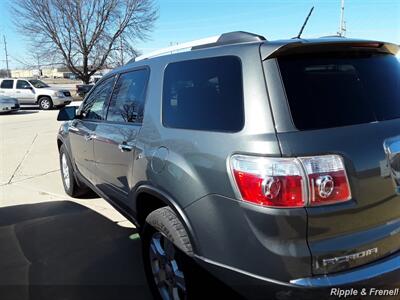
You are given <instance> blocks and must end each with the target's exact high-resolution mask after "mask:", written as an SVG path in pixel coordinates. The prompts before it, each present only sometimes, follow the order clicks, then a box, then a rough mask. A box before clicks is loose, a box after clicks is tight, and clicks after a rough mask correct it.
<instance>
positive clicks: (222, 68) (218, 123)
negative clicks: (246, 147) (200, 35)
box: [163, 56, 244, 132]
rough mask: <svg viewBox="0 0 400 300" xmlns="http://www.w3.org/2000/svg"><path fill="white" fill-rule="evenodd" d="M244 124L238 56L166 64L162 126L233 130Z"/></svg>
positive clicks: (240, 69)
mask: <svg viewBox="0 0 400 300" xmlns="http://www.w3.org/2000/svg"><path fill="white" fill-rule="evenodd" d="M243 123H244V111H243V83H242V68H241V63H240V60H239V58H238V57H235V56H222V57H215V58H206V59H197V60H189V61H182V62H177V63H172V64H169V65H168V66H167V68H166V70H165V74H164V89H163V124H164V126H166V127H172V128H184V129H195V130H208V131H228V132H236V131H240V130H241V129H242V128H243Z"/></svg>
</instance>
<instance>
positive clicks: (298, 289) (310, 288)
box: [196, 253, 400, 299]
mask: <svg viewBox="0 0 400 300" xmlns="http://www.w3.org/2000/svg"><path fill="white" fill-rule="evenodd" d="M196 261H197V262H198V264H199V265H201V266H202V267H203V268H205V269H206V270H207V271H209V272H210V273H211V274H212V275H214V276H215V277H216V278H218V279H219V280H220V281H222V282H224V283H225V284H227V285H228V286H230V287H231V288H232V289H233V290H235V291H236V292H237V293H238V294H240V295H241V296H244V297H245V298H246V299H339V297H338V295H337V294H335V292H336V293H338V291H339V290H342V291H351V290H352V294H351V295H349V296H347V297H346V299H375V298H376V299H399V298H400V263H399V262H400V253H397V254H396V255H392V256H391V257H388V258H386V259H384V260H381V261H379V262H376V263H374V264H369V265H367V266H364V267H360V268H356V269H354V270H351V271H348V272H341V273H337V274H333V275H326V276H319V277H310V278H302V279H296V280H291V281H290V282H282V281H277V280H274V279H270V278H265V277H261V276H258V275H255V274H251V273H248V272H245V271H242V270H238V269H235V268H231V267H229V266H225V265H222V264H219V263H216V262H213V261H210V260H207V259H205V258H203V257H199V256H197V257H196ZM363 289H364V292H365V293H366V294H364V295H363V296H365V297H362V298H360V296H361V295H362V294H361V293H362V291H363ZM379 290H382V291H384V290H386V291H387V293H388V294H387V295H385V296H386V297H384V296H382V295H379ZM354 291H357V292H356V293H357V294H355V292H354ZM390 293H392V294H390ZM341 298H342V299H343V298H344V297H343V296H342V297H341Z"/></svg>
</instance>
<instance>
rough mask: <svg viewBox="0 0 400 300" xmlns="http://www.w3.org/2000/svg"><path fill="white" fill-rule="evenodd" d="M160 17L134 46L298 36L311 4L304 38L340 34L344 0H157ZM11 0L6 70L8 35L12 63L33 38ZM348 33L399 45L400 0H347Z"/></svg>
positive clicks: (2, 18) (5, 17) (1, 57)
mask: <svg viewBox="0 0 400 300" xmlns="http://www.w3.org/2000/svg"><path fill="white" fill-rule="evenodd" d="M154 1H155V4H156V6H157V7H158V8H159V18H158V20H157V21H156V23H155V26H154V31H153V32H152V34H151V35H150V39H149V40H147V41H138V42H137V44H135V45H134V46H135V47H136V48H137V49H138V50H139V51H141V52H142V53H146V52H149V51H153V50H156V49H160V48H164V47H168V46H170V45H171V43H173V44H176V43H182V42H187V41H191V40H195V39H200V38H204V37H208V36H214V35H219V34H221V33H224V32H229V31H237V30H242V31H249V32H254V33H258V34H261V35H263V36H265V37H266V38H267V39H269V40H274V39H286V38H291V37H294V36H296V35H297V34H298V32H299V30H300V28H301V25H302V24H303V22H304V19H305V18H306V16H307V14H308V12H309V10H310V8H311V7H312V6H314V7H315V8H314V12H313V14H312V15H311V17H310V20H309V22H308V24H307V27H306V28H305V30H304V32H303V36H302V37H304V38H315V37H320V36H326V35H332V34H336V32H337V31H338V29H339V21H340V2H341V0H154ZM11 5H12V0H0V35H1V42H0V68H5V54H4V43H3V35H5V36H6V40H7V48H8V52H9V55H10V58H9V59H10V67H11V68H17V67H21V63H19V62H18V61H27V57H28V56H29V46H28V41H27V40H26V38H25V37H23V36H21V35H20V34H19V33H18V32H17V30H16V27H15V25H14V24H13V22H12V15H11V12H10V7H11ZM345 21H346V28H347V32H346V36H347V37H351V38H365V39H376V40H382V41H387V42H393V43H396V44H400V0H374V1H373V0H345Z"/></svg>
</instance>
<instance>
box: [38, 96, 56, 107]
mask: <svg viewBox="0 0 400 300" xmlns="http://www.w3.org/2000/svg"><path fill="white" fill-rule="evenodd" d="M38 103H39V107H40V109H42V110H49V109H52V108H53V101H51V98H50V97H47V96H42V97H40V98H39V101H38Z"/></svg>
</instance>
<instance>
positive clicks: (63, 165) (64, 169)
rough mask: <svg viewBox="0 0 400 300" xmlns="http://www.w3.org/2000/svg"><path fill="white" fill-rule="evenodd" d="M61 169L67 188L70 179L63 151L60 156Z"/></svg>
mask: <svg viewBox="0 0 400 300" xmlns="http://www.w3.org/2000/svg"><path fill="white" fill-rule="evenodd" d="M61 171H62V175H63V180H64V184H65V187H66V188H67V189H69V187H70V185H71V179H70V177H69V167H68V162H67V156H66V155H65V153H63V154H62V156H61Z"/></svg>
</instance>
